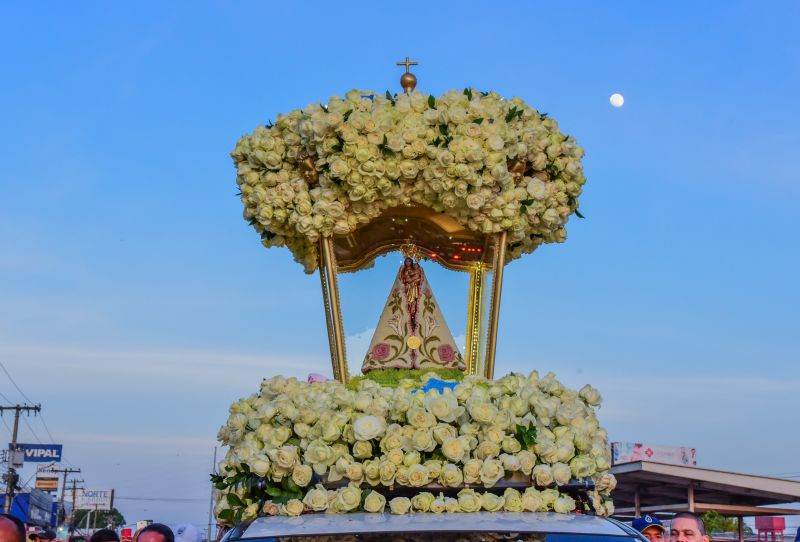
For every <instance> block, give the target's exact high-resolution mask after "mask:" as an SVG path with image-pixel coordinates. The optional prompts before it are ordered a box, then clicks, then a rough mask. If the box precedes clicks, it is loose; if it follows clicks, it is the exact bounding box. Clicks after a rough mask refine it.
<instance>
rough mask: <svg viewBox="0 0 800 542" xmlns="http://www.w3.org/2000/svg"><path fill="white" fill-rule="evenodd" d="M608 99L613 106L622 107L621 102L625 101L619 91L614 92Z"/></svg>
mask: <svg viewBox="0 0 800 542" xmlns="http://www.w3.org/2000/svg"><path fill="white" fill-rule="evenodd" d="M608 101H609V102H611V105H613V106H614V107H616V108H620V107H622V104H624V103H625V98H624V97H623V96H622V94H620V93H619V92H615V93H614V94H612V95H611V97H610V98H609V99H608Z"/></svg>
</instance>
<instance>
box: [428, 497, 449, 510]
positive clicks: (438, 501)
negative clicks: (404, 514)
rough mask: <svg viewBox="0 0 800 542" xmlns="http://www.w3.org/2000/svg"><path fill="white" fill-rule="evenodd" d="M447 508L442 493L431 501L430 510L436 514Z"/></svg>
mask: <svg viewBox="0 0 800 542" xmlns="http://www.w3.org/2000/svg"><path fill="white" fill-rule="evenodd" d="M446 510H447V506H446V505H445V502H444V497H443V496H442V495H441V494H440V495H439V496H438V497H436V498H435V499H433V500H432V501H431V505H430V511H431V512H433V513H434V514H441V513H442V512H444V511H446Z"/></svg>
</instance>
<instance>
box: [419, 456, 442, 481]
mask: <svg viewBox="0 0 800 542" xmlns="http://www.w3.org/2000/svg"><path fill="white" fill-rule="evenodd" d="M423 465H425V468H426V469H428V476H430V477H431V479H436V478H439V475H440V474H441V473H442V462H441V461H439V460H438V459H429V460H427V461H426V462H425V463H423Z"/></svg>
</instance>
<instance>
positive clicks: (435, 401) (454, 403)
mask: <svg viewBox="0 0 800 542" xmlns="http://www.w3.org/2000/svg"><path fill="white" fill-rule="evenodd" d="M425 408H427V409H428V410H429V411H430V412H431V414H433V415H434V416H435V417H436V418H437V419H439V420H440V421H443V422H446V423H450V422H454V421H455V420H456V418H458V417H459V416H460V415H461V414H462V413H463V412H464V407H462V406H459V405H458V398H456V396H455V394H453V392H452V391H451V390H449V389H445V390H444V392H443V393H442V394H441V395H440V394H439V393H438V392H435V391H432V392H429V393H428V395H426V396H425Z"/></svg>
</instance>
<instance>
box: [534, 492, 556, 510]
mask: <svg viewBox="0 0 800 542" xmlns="http://www.w3.org/2000/svg"><path fill="white" fill-rule="evenodd" d="M539 494H540V495H541V496H542V507H543V508H544V509H545V510H552V509H553V504H554V503H555V502H556V499H557V498H558V491H557V490H555V489H544V490H542V491H541V492H540V493H539Z"/></svg>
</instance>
